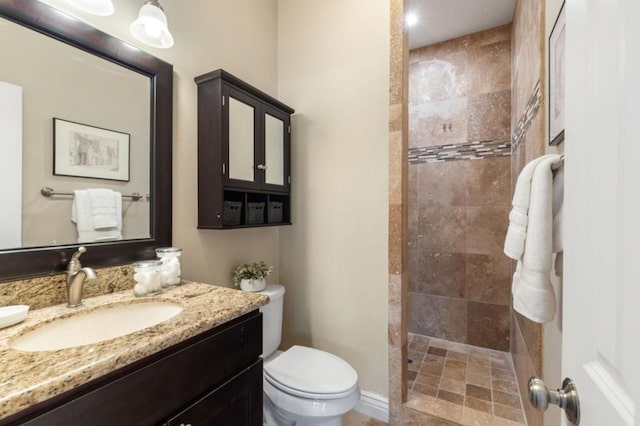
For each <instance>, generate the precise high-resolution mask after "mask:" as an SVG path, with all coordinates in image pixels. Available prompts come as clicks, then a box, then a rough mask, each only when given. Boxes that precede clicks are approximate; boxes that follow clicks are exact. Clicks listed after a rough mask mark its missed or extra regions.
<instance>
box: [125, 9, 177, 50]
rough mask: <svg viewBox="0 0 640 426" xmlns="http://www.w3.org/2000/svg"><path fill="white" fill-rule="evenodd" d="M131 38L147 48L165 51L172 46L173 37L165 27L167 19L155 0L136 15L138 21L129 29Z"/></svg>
mask: <svg viewBox="0 0 640 426" xmlns="http://www.w3.org/2000/svg"><path fill="white" fill-rule="evenodd" d="M129 31H131V34H133V36H134V37H135V38H136V39H138V40H140V41H141V42H143V43H145V44H148V45H149V46H153V47H158V48H161V49H166V48H169V47H171V46H173V36H172V35H171V33H170V32H169V27H168V26H167V17H166V16H165V14H164V11H163V10H162V7H160V3H158V2H157V1H155V0H149V1H147V2H146V3H145V4H144V5H143V6H142V7H141V8H140V13H138V19H136V20H135V21H133V23H132V24H131V26H130V27H129Z"/></svg>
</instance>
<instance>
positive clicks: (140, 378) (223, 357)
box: [0, 311, 262, 426]
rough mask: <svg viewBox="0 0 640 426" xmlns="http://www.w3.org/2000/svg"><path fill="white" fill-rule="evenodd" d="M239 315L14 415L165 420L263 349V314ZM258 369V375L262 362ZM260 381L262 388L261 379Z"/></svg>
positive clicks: (91, 421) (74, 420) (64, 421)
mask: <svg viewBox="0 0 640 426" xmlns="http://www.w3.org/2000/svg"><path fill="white" fill-rule="evenodd" d="M239 320H240V321H239V322H237V323H235V324H234V325H233V326H231V327H225V326H224V325H223V326H221V327H218V328H216V329H213V330H211V331H209V332H205V333H203V334H201V335H200V336H197V337H195V338H193V339H191V340H190V341H189V342H187V343H188V344H187V345H186V346H184V345H180V347H179V348H178V349H176V350H174V351H173V352H169V353H167V352H165V353H164V354H162V356H160V357H158V356H152V357H149V358H148V359H146V360H142V361H141V362H139V363H136V366H138V368H136V369H135V370H133V371H131V370H129V369H128V371H127V372H126V373H125V374H124V375H120V376H117V377H116V378H112V379H111V380H110V381H108V382H106V383H105V382H103V383H98V386H99V387H95V386H94V387H93V388H92V390H88V391H86V392H85V393H83V394H81V395H80V396H78V394H77V393H75V394H74V396H73V397H71V398H73V399H71V400H67V401H65V402H62V403H61V404H59V405H58V406H56V407H55V408H53V409H49V407H48V408H47V409H49V411H47V412H45V413H44V414H41V415H38V416H37V417H33V418H30V420H27V421H23V419H17V423H20V424H27V425H43V426H44V425H46V426H52V425H91V426H97V425H114V424H122V425H125V424H127V425H152V424H158V423H161V422H163V421H166V420H167V419H168V418H169V417H170V416H171V415H172V414H173V413H176V412H178V411H179V410H183V409H184V408H185V407H188V406H190V405H191V404H193V401H194V400H196V399H200V398H202V397H203V396H204V395H207V394H209V393H210V392H211V391H212V389H216V388H218V387H221V386H222V385H224V384H225V383H227V382H229V381H230V380H231V378H233V377H234V376H236V375H238V374H239V373H240V372H242V371H244V370H246V369H247V367H249V366H255V365H256V360H259V356H260V354H261V352H262V315H261V314H260V313H259V312H257V311H254V312H253V313H252V314H248V316H245V317H241V318H240V319H239ZM234 322H235V321H234ZM219 329H221V330H219ZM170 350H171V349H169V351H170ZM145 361H147V363H145ZM125 368H126V367H125ZM256 368H259V370H260V375H262V362H261V361H259V365H258V367H256ZM99 381H100V379H98V380H97V381H96V382H99ZM94 383H95V382H94ZM259 386H260V390H259V392H260V393H261V392H262V382H261V381H260V383H259ZM260 412H261V411H260ZM29 417H31V416H29ZM0 423H3V422H0ZM11 423H12V422H11Z"/></svg>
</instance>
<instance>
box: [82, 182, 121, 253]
mask: <svg viewBox="0 0 640 426" xmlns="http://www.w3.org/2000/svg"><path fill="white" fill-rule="evenodd" d="M110 192H112V193H113V191H110ZM115 194H116V195H117V198H115V215H116V219H117V220H116V225H115V226H114V227H111V228H103V229H98V230H97V229H95V228H94V224H93V217H94V216H93V212H92V208H91V199H90V195H89V190H86V189H77V190H75V191H73V203H72V204H71V221H72V222H74V223H75V224H76V227H77V229H78V242H79V243H86V242H97V241H115V240H121V239H122V196H121V195H120V193H117V192H116V193H115ZM112 195H113V194H112ZM112 199H114V198H113V197H112Z"/></svg>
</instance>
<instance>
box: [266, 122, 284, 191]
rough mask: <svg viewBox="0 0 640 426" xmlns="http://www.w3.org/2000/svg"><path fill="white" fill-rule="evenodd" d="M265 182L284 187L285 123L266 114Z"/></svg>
mask: <svg viewBox="0 0 640 426" xmlns="http://www.w3.org/2000/svg"><path fill="white" fill-rule="evenodd" d="M264 143H265V163H266V166H267V169H266V171H265V173H266V176H265V182H266V183H269V184H273V185H284V122H283V121H282V120H280V119H279V118H276V117H273V116H272V115H270V114H265V122H264Z"/></svg>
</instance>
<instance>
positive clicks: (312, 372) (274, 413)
mask: <svg viewBox="0 0 640 426" xmlns="http://www.w3.org/2000/svg"><path fill="white" fill-rule="evenodd" d="M260 293H262V294H266V295H267V296H269V298H270V299H271V301H270V302H269V303H268V304H267V305H265V306H263V307H262V308H260V311H261V312H262V356H263V358H264V380H263V383H264V424H266V425H267V426H272V425H277V426H281V425H298V426H305V425H314V426H341V425H342V416H343V415H344V414H346V413H347V412H348V411H350V410H351V409H353V407H355V406H356V404H357V403H358V401H359V400H360V388H359V387H358V374H357V373H356V371H355V370H354V369H353V367H351V366H350V365H349V364H347V363H346V362H345V361H344V360H342V359H340V358H339V357H337V356H335V355H333V354H330V353H328V352H324V351H321V350H318V349H313V348H308V347H305V346H293V347H291V348H290V349H288V350H286V351H284V352H281V351H277V349H278V346H279V345H280V340H281V337H282V305H283V298H284V287H282V286H281V285H277V284H269V285H267V288H266V289H265V290H263V291H261V292H260Z"/></svg>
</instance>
